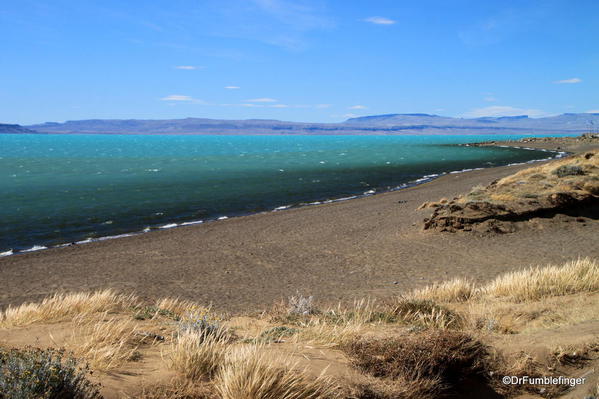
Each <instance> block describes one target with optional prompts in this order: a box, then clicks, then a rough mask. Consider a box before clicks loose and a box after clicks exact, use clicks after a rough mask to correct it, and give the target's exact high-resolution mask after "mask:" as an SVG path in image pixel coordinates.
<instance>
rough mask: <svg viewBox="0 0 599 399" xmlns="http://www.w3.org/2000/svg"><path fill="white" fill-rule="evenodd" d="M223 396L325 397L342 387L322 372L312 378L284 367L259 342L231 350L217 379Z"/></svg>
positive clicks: (264, 398)
mask: <svg viewBox="0 0 599 399" xmlns="http://www.w3.org/2000/svg"><path fill="white" fill-rule="evenodd" d="M214 385H215V388H216V391H217V392H218V393H219V394H220V396H221V398H222V399H325V398H335V397H337V396H338V395H337V390H338V388H337V387H336V386H335V385H334V384H333V383H332V381H331V380H330V379H329V378H327V377H325V376H323V375H320V376H319V377H318V378H316V379H310V378H309V377H308V376H307V375H306V374H305V373H303V372H300V371H298V370H295V369H294V367H291V368H282V367H279V366H277V365H275V364H273V361H272V359H271V358H269V357H267V355H266V353H265V352H264V351H261V350H260V348H259V347H256V346H246V347H240V348H237V349H236V350H233V351H231V352H230V353H229V354H228V355H227V356H226V360H225V364H224V366H223V367H222V369H221V370H220V371H219V373H218V374H217V375H216V378H215V380H214Z"/></svg>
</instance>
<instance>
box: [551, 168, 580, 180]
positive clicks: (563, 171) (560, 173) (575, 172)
mask: <svg viewBox="0 0 599 399" xmlns="http://www.w3.org/2000/svg"><path fill="white" fill-rule="evenodd" d="M553 174H555V175H557V177H566V176H579V175H584V170H583V169H582V168H581V167H580V166H578V165H562V166H560V167H558V168H556V169H555V170H554V171H553Z"/></svg>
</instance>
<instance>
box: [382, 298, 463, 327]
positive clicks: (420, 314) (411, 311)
mask: <svg viewBox="0 0 599 399" xmlns="http://www.w3.org/2000/svg"><path fill="white" fill-rule="evenodd" d="M391 312H392V313H393V314H394V315H396V317H397V319H396V321H398V322H404V323H406V324H409V325H413V326H418V327H425V328H436V329H440V330H446V329H450V328H454V329H455V328H460V327H461V326H462V324H463V320H462V317H461V316H460V315H458V314H457V313H456V312H454V311H452V310H450V309H448V308H447V307H445V306H441V305H439V304H437V303H435V302H434V301H431V300H428V299H412V298H400V299H398V300H397V301H396V302H395V303H394V304H393V305H392V308H391Z"/></svg>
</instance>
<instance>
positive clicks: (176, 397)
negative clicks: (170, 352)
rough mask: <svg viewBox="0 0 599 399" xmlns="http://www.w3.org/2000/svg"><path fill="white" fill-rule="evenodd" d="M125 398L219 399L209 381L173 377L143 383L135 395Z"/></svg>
mask: <svg viewBox="0 0 599 399" xmlns="http://www.w3.org/2000/svg"><path fill="white" fill-rule="evenodd" d="M127 399H220V398H218V395H217V394H216V392H214V387H213V386H212V384H210V383H205V384H202V383H198V382H191V381H188V380H182V379H175V380H173V381H170V382H169V383H166V384H164V383H162V384H150V385H144V386H143V387H142V390H141V392H139V393H137V394H136V395H135V397H133V396H131V397H130V396H127Z"/></svg>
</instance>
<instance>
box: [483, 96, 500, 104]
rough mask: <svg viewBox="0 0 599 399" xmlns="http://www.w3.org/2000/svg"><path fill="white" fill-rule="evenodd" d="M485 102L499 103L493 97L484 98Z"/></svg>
mask: <svg viewBox="0 0 599 399" xmlns="http://www.w3.org/2000/svg"><path fill="white" fill-rule="evenodd" d="M484 100H485V101H486V102H488V103H492V102H494V101H497V99H496V98H495V97H493V96H487V97H485V98H484Z"/></svg>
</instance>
